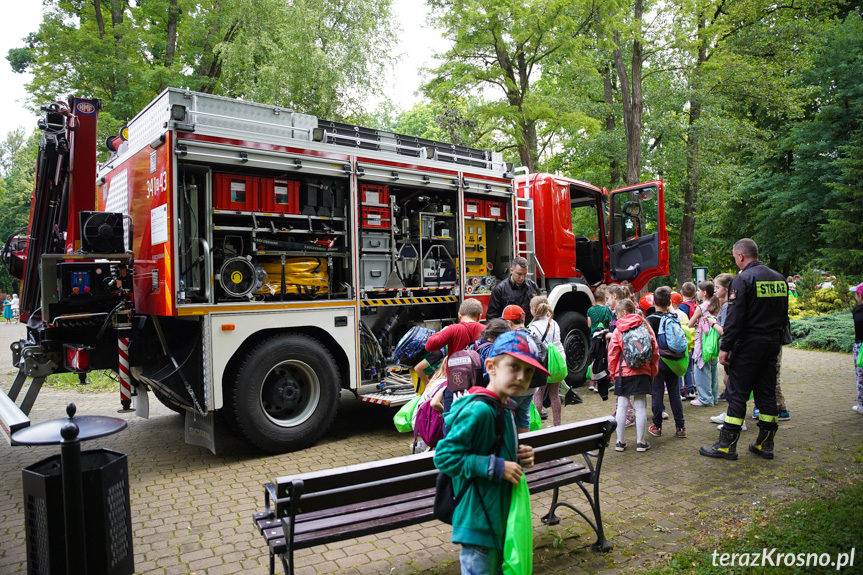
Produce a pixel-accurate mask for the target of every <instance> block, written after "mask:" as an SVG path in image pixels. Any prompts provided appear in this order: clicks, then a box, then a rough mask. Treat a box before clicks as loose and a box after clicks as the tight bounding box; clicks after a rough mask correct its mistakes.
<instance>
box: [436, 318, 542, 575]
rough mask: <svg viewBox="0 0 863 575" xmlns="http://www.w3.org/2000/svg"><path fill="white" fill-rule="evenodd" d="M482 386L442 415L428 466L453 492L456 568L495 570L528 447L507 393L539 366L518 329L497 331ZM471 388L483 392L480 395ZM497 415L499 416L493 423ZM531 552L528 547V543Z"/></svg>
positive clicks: (513, 393) (529, 460) (515, 391)
mask: <svg viewBox="0 0 863 575" xmlns="http://www.w3.org/2000/svg"><path fill="white" fill-rule="evenodd" d="M485 364H486V369H487V370H488V375H489V383H488V387H485V388H483V387H475V388H472V389H471V390H470V391H471V393H472V395H468V396H466V397H464V398H462V399H459V400H457V401H456V402H455V403H454V404H453V406H452V411H451V412H450V413H449V414H448V415H447V416H446V423H447V425H448V426H449V428H450V432H449V434H448V435H447V436H446V437H445V438H444V439H442V440H441V441H440V443H438V446H437V450H436V451H435V456H434V462H435V466H436V467H437V468H438V470H439V471H441V472H442V473H444V474H446V475H448V476H450V477H451V478H452V483H453V493H456V494H460V498H459V499H458V503H457V504H456V507H455V511H454V512H453V516H452V527H453V529H452V542H453V543H456V544H459V545H461V546H462V548H461V552H460V553H459V561H460V562H461V569H462V571H461V572H462V573H463V574H465V573H470V574H486V573H487V574H492V573H499V572H500V571H501V561H502V552H503V544H504V535H505V532H506V522H507V516H508V515H509V506H510V501H511V499H512V490H513V485H517V484H518V482H519V480H520V479H521V477H522V475H523V473H524V471H523V469H522V466H524V467H531V466H532V465H533V457H534V454H533V449H532V448H531V447H530V446H527V445H518V436H517V435H516V428H515V419H514V418H513V415H512V409H513V406H512V401H511V400H510V398H511V397H517V396H518V395H519V394H521V393H523V392H524V391H525V390H527V389H528V385H529V384H530V381H531V378H532V377H533V372H534V370H540V371H545V369H544V368H543V367H542V365H540V363H539V362H538V361H537V359H536V346H535V344H533V342H532V341H531V338H530V336H529V335H528V334H527V333H525V332H523V331H510V332H507V333H504V334H503V335H501V336H499V337H498V338H497V339H496V340H495V342H494V344H493V346H492V349H491V351H490V352H489V358H488V359H487V360H486V361H485ZM479 395H485V396H486V397H484V398H482V400H481V399H480V398H479V397H478V396H479ZM501 423H502V424H501ZM530 552H532V549H531V550H530Z"/></svg>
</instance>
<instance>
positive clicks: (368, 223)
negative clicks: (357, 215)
mask: <svg viewBox="0 0 863 575" xmlns="http://www.w3.org/2000/svg"><path fill="white" fill-rule="evenodd" d="M360 225H361V226H362V227H364V228H374V229H381V230H388V229H390V228H391V227H392V223H391V220H390V209H389V208H373V207H369V206H363V212H362V220H361V222H360Z"/></svg>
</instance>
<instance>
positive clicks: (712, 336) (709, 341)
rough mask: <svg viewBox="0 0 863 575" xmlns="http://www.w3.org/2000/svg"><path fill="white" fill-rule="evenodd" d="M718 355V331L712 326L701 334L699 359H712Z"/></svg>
mask: <svg viewBox="0 0 863 575" xmlns="http://www.w3.org/2000/svg"><path fill="white" fill-rule="evenodd" d="M717 357H719V332H717V331H716V330H715V329H713V328H712V327H711V328H710V330H709V331H708V332H707V333H702V334H701V359H703V360H704V361H713V360H714V359H716V358H717Z"/></svg>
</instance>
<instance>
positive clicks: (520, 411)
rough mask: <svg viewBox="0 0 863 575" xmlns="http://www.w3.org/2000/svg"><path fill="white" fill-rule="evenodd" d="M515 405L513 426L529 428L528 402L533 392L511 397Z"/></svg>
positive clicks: (531, 398)
mask: <svg viewBox="0 0 863 575" xmlns="http://www.w3.org/2000/svg"><path fill="white" fill-rule="evenodd" d="M511 399H512V400H513V401H514V402H515V405H516V408H515V426H516V427H517V428H519V429H530V402H531V401H532V400H533V394H530V395H522V396H520V397H513V398H511Z"/></svg>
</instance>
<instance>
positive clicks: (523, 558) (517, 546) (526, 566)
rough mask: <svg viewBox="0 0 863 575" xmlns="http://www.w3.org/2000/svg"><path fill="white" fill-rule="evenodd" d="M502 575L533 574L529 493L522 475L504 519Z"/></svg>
mask: <svg viewBox="0 0 863 575" xmlns="http://www.w3.org/2000/svg"><path fill="white" fill-rule="evenodd" d="M503 573H504V575H531V573H533V517H532V516H531V514H530V491H529V490H528V488H527V481H525V479H524V475H522V476H521V479H519V481H518V485H516V486H515V487H513V488H512V502H511V503H510V504H509V516H508V517H507V519H506V538H505V539H504V541H503Z"/></svg>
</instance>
